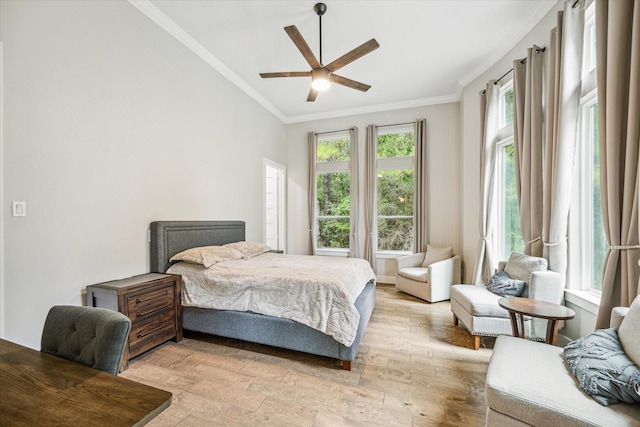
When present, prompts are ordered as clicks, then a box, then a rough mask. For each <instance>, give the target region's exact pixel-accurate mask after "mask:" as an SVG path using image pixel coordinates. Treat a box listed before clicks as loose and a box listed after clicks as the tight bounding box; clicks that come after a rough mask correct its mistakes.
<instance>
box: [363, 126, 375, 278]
mask: <svg viewBox="0 0 640 427" xmlns="http://www.w3.org/2000/svg"><path fill="white" fill-rule="evenodd" d="M365 143H366V149H365V154H364V156H365V157H364V159H365V160H364V168H365V171H364V176H365V190H364V229H365V237H364V259H366V260H367V261H369V264H370V265H371V268H372V269H373V271H374V273H375V272H376V271H377V262H376V250H377V248H378V227H377V225H376V205H377V203H376V177H377V175H376V158H377V151H378V129H377V128H376V127H375V126H374V125H369V126H367V135H366V142H365Z"/></svg>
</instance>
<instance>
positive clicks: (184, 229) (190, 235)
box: [150, 221, 245, 273]
mask: <svg viewBox="0 0 640 427" xmlns="http://www.w3.org/2000/svg"><path fill="white" fill-rule="evenodd" d="M244 228H245V227H244V221H154V222H152V223H151V257H150V258H151V259H150V264H151V272H152V273H164V272H165V271H167V268H169V267H170V266H171V264H172V263H171V262H169V258H171V257H172V256H174V255H175V254H177V253H179V252H182V251H184V250H186V249H189V248H197V247H199V246H220V245H225V244H227V243H232V242H240V241H244V240H245V230H244Z"/></svg>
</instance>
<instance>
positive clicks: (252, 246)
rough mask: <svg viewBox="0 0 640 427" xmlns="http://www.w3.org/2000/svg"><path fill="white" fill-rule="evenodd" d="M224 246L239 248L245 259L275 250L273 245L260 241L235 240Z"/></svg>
mask: <svg viewBox="0 0 640 427" xmlns="http://www.w3.org/2000/svg"><path fill="white" fill-rule="evenodd" d="M224 247H226V248H232V249H235V250H237V251H238V252H240V253H242V258H244V259H249V258H253V257H254V256H258V255H260V254H263V253H265V252H269V251H271V250H273V249H271V246H267V245H265V244H264V243H258V242H233V243H227V244H226V245H224Z"/></svg>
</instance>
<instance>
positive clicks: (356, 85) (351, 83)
mask: <svg viewBox="0 0 640 427" xmlns="http://www.w3.org/2000/svg"><path fill="white" fill-rule="evenodd" d="M329 80H331V81H332V82H333V83H336V84H339V85H342V86H346V87H350V88H352V89H357V90H360V91H362V92H366V91H368V90H369V89H370V88H371V86H369V85H368V84H364V83H360V82H357V81H355V80H351V79H348V78H346V77H342V76H339V75H337V74H331V75H330V76H329Z"/></svg>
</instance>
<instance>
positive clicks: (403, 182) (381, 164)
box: [376, 125, 415, 252]
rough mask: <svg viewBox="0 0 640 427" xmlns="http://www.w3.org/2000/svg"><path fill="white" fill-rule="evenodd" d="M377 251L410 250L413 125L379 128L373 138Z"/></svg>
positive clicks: (413, 155) (413, 148)
mask: <svg viewBox="0 0 640 427" xmlns="http://www.w3.org/2000/svg"><path fill="white" fill-rule="evenodd" d="M376 154H377V162H376V163H377V169H376V173H377V179H376V185H377V218H378V219H377V221H378V224H377V225H378V250H379V251H406V252H412V251H413V242H414V233H413V211H414V209H413V207H414V197H413V196H414V157H415V137H414V126H413V125H403V126H393V127H392V126H388V127H387V126H383V127H379V128H378V139H377V153H376Z"/></svg>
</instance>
